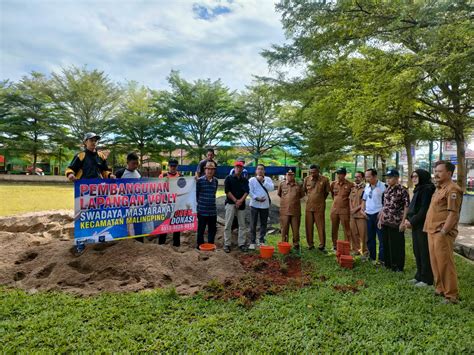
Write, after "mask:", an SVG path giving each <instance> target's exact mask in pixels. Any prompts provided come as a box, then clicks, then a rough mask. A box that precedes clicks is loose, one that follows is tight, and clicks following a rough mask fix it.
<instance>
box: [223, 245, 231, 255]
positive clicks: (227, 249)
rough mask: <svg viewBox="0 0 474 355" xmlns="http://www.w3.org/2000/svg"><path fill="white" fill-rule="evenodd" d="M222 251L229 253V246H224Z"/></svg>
mask: <svg viewBox="0 0 474 355" xmlns="http://www.w3.org/2000/svg"><path fill="white" fill-rule="evenodd" d="M224 251H225V252H226V253H230V246H228V245H226V246H225V247H224Z"/></svg>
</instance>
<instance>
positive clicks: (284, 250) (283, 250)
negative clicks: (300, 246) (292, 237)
mask: <svg viewBox="0 0 474 355" xmlns="http://www.w3.org/2000/svg"><path fill="white" fill-rule="evenodd" d="M290 250H291V244H290V243H288V242H279V243H278V251H279V252H280V254H283V255H287V254H289V253H290Z"/></svg>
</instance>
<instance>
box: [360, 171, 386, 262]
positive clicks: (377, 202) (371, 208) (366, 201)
mask: <svg viewBox="0 0 474 355" xmlns="http://www.w3.org/2000/svg"><path fill="white" fill-rule="evenodd" d="M365 181H366V182H367V186H366V188H365V190H364V195H363V196H362V208H361V211H362V213H364V214H365V216H366V218H367V248H368V249H369V256H370V259H371V260H373V261H376V260H377V241H376V238H375V236H376V235H377V238H378V240H379V262H380V263H383V240H382V230H381V229H380V228H378V227H377V224H378V219H379V213H380V211H381V210H382V207H383V206H382V198H383V193H384V192H385V184H384V183H382V182H381V181H379V180H378V178H377V170H375V169H367V170H366V171H365ZM362 259H364V256H362Z"/></svg>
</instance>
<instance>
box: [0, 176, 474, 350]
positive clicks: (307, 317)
mask: <svg viewBox="0 0 474 355" xmlns="http://www.w3.org/2000/svg"><path fill="white" fill-rule="evenodd" d="M0 188H1V189H2V190H0V191H2V196H4V192H5V186H3V185H2V186H0ZM68 188H69V187H67V188H66V187H65V188H64V189H63V188H59V189H58V190H52V191H53V192H54V191H56V192H58V194H61V195H62V196H61V197H60V198H58V200H57V201H67V199H68V198H69V196H72V195H68V194H70V191H68V190H67V189H68ZM44 189H45V190H47V191H49V192H46V191H43V189H41V188H35V189H31V188H30V189H28V188H26V189H23V190H21V189H15V191H16V192H15V194H16V195H17V196H18V198H19V199H20V200H21V198H22V194H23V193H24V196H23V197H24V198H31V199H33V200H38V201H40V200H42V197H41V196H43V197H44V196H48V195H50V194H51V192H52V191H51V190H49V187H44ZM50 198H51V196H50ZM51 199H52V198H51ZM8 201H10V200H8ZM2 205H4V204H2ZM7 205H8V206H2V210H1V214H4V215H6V214H12V213H18V212H17V211H19V208H20V207H23V206H21V204H20V206H16V207H15V206H14V204H11V203H7ZM10 205H12V206H13V207H10ZM51 205H54V201H52V202H51ZM38 206H42V205H38ZM48 208H50V207H48ZM61 208H67V207H61ZM26 209H27V206H24V207H23V208H22V209H21V211H25V210H26ZM30 210H32V208H30ZM327 216H329V214H327ZM303 225H304V221H303V223H302V226H303ZM329 233H330V224H329V221H327V235H328V241H329V239H330V237H329V236H330V234H329ZM302 235H303V239H304V231H303V228H302ZM277 241H278V236H271V237H270V238H269V242H270V243H271V244H276V243H277ZM329 244H330V242H329ZM406 250H407V265H406V270H405V272H404V273H393V272H391V271H387V270H385V269H383V268H377V267H375V266H374V265H372V264H371V263H368V262H366V263H362V262H361V261H357V262H356V265H355V268H354V269H353V270H343V269H341V268H340V267H339V266H338V265H337V264H336V261H335V256H334V255H333V254H332V253H330V254H327V255H325V254H322V253H320V252H319V251H308V250H307V248H306V244H305V243H303V252H302V255H301V257H302V258H303V259H304V260H306V261H308V262H310V263H311V265H312V271H311V273H312V275H313V276H314V277H313V283H312V285H311V286H309V287H307V288H304V289H301V290H298V291H287V292H285V293H283V294H279V295H271V296H270V295H267V296H264V298H263V299H261V300H260V301H257V302H256V303H255V304H254V305H253V307H251V308H249V309H246V308H244V307H242V306H241V305H239V303H238V302H236V301H229V302H224V301H215V300H205V299H204V298H203V297H202V296H200V295H198V296H194V297H180V296H177V295H176V293H175V292H174V290H173V289H166V290H154V291H147V292H139V293H131V294H102V295H100V296H96V297H86V298H80V297H74V296H70V295H67V294H64V293H36V294H27V293H25V292H23V291H18V290H14V289H6V288H4V287H3V288H1V287H0V344H1V349H2V352H7V353H12V352H32V351H41V352H52V351H54V352H69V351H85V352H91V351H103V352H111V351H127V352H137V351H160V352H164V351H167V352H197V353H200V352H215V353H221V352H251V353H262V352H265V353H287V352H306V353H308V352H311V353H314V352H337V353H341V352H378V353H380V352H384V353H392V352H404V353H406V352H410V353H418V352H436V353H440V352H442V353H447V352H449V353H473V352H474V337H473V330H474V265H473V264H472V263H471V262H468V261H466V260H465V259H463V258H461V257H456V265H457V269H458V274H459V281H460V290H461V303H460V304H458V305H443V304H441V303H440V299H439V298H436V297H434V296H433V289H432V288H425V289H417V288H415V287H413V286H411V285H409V284H408V283H407V280H409V279H411V278H412V277H413V274H414V258H413V253H412V251H411V241H410V238H409V235H408V234H407V245H406ZM358 281H359V282H360V281H363V283H364V284H365V285H366V287H360V290H359V292H356V293H352V292H348V293H342V292H340V291H338V290H336V288H335V286H339V285H356V284H357V282H358Z"/></svg>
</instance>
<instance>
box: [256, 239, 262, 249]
mask: <svg viewBox="0 0 474 355" xmlns="http://www.w3.org/2000/svg"><path fill="white" fill-rule="evenodd" d="M260 245H262V243H260V240H257V248H260Z"/></svg>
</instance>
